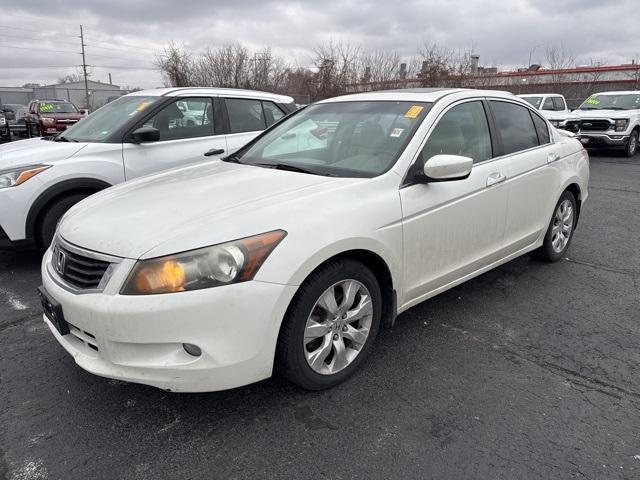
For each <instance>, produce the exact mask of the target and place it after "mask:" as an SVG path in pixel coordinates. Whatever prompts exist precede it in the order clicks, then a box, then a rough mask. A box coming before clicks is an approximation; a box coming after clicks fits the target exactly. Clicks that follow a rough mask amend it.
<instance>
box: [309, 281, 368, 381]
mask: <svg viewBox="0 0 640 480" xmlns="http://www.w3.org/2000/svg"><path fill="white" fill-rule="evenodd" d="M372 319H373V303H372V300H371V294H370V293H369V290H368V289H367V287H365V286H364V285H363V284H362V283H360V282H358V281H357V280H342V281H340V282H337V283H335V284H333V285H332V286H330V287H329V288H328V289H326V290H325V291H324V293H323V294H322V295H320V298H318V299H317V301H316V302H315V305H314V306H313V308H312V309H311V313H310V315H309V317H308V319H307V323H306V326H305V330H304V340H303V341H304V353H305V357H306V359H307V363H308V364H309V366H310V367H311V368H312V369H313V371H315V372H316V373H319V374H321V375H333V374H334V373H337V372H339V371H341V370H343V369H344V368H346V367H347V366H349V365H350V364H351V363H352V362H353V361H354V360H355V358H356V357H357V356H358V354H359V353H360V351H361V350H362V348H363V347H364V345H365V343H366V341H367V338H368V337H369V331H370V329H371V322H372Z"/></svg>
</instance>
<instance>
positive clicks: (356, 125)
mask: <svg viewBox="0 0 640 480" xmlns="http://www.w3.org/2000/svg"><path fill="white" fill-rule="evenodd" d="M430 107H431V104H430V103H421V102H394V101H371V102H365V101H360V102H336V103H321V104H317V105H311V106H310V107H307V108H306V109H304V110H302V111H299V112H298V113H296V114H295V115H293V116H291V117H289V118H288V119H286V120H284V121H283V122H282V123H280V124H278V125H277V126H276V127H274V128H273V129H272V130H270V131H268V132H266V133H265V134H264V135H263V136H261V137H259V138H258V140H257V141H256V142H255V143H254V144H253V145H251V144H250V145H248V146H247V147H245V148H244V149H242V150H240V152H238V153H237V154H236V155H235V156H232V157H230V158H229V160H235V161H238V162H239V163H245V164H249V165H260V166H265V167H268V166H271V167H272V168H283V169H291V170H299V171H305V172H308V173H315V174H318V175H328V176H337V177H366V178H371V177H375V176H377V175H380V174H382V173H384V172H386V171H387V170H389V169H390V168H391V167H392V166H393V164H394V163H395V162H396V160H397V159H398V157H399V156H400V154H401V153H402V150H403V148H404V147H405V145H406V144H407V142H408V141H409V140H410V139H411V137H412V136H413V134H414V132H415V130H416V128H417V127H418V126H419V125H420V123H421V122H422V120H423V119H424V116H425V115H426V114H427V112H428V110H429V108H430Z"/></svg>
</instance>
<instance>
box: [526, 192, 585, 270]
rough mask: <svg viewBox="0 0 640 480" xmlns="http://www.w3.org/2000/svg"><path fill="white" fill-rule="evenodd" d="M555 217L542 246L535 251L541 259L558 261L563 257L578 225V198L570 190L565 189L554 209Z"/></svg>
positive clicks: (552, 218)
mask: <svg viewBox="0 0 640 480" xmlns="http://www.w3.org/2000/svg"><path fill="white" fill-rule="evenodd" d="M553 212H554V213H553V217H551V222H550V223H549V228H548V229H547V233H546V235H545V236H544V242H543V243H542V246H541V247H540V248H538V249H537V250H535V251H534V252H533V253H534V255H535V256H536V257H538V258H540V259H541V260H546V261H548V262H557V261H558V260H560V259H561V258H562V256H563V255H564V254H565V252H566V251H567V249H568V248H569V244H570V243H571V239H572V238H573V229H574V228H575V225H576V212H577V209H576V199H575V198H574V196H573V194H572V193H571V192H569V191H565V192H564V193H563V194H562V196H561V197H560V200H558V203H557V204H556V208H555V209H554V211H553Z"/></svg>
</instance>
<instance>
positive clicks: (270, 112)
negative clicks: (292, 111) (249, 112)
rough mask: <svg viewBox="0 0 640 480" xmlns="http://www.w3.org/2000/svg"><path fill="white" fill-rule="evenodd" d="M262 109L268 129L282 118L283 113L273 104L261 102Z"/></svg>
mask: <svg viewBox="0 0 640 480" xmlns="http://www.w3.org/2000/svg"><path fill="white" fill-rule="evenodd" d="M262 108H263V109H264V118H265V120H266V121H267V127H270V126H271V125H273V124H274V123H276V122H277V121H278V120H280V119H281V118H282V117H284V112H283V111H282V110H280V109H279V108H278V107H277V106H276V104H275V103H273V102H266V101H263V102H262Z"/></svg>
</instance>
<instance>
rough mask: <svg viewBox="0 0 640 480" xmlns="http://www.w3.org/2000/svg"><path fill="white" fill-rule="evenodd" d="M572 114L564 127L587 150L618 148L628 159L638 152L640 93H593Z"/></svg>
mask: <svg viewBox="0 0 640 480" xmlns="http://www.w3.org/2000/svg"><path fill="white" fill-rule="evenodd" d="M573 114H574V115H576V117H577V118H576V119H575V120H569V121H567V122H566V124H565V126H564V127H563V128H565V129H566V130H569V131H570V132H573V133H575V134H576V135H578V137H580V141H581V142H582V143H583V144H584V145H585V146H586V147H587V148H618V149H620V150H621V151H622V152H623V154H624V155H625V156H627V157H633V156H634V155H635V154H636V153H637V152H638V138H639V137H640V91H627V92H602V93H594V94H593V95H591V96H590V97H589V98H587V99H586V100H585V101H584V102H582V104H581V105H580V106H579V107H578V108H577V109H576V110H574V111H573Z"/></svg>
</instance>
